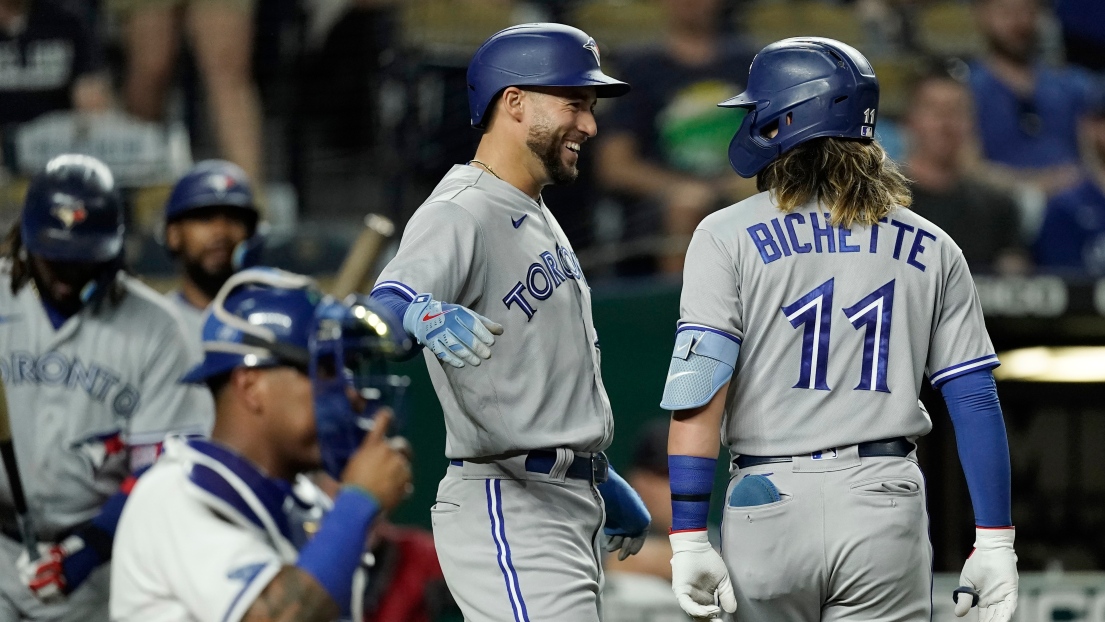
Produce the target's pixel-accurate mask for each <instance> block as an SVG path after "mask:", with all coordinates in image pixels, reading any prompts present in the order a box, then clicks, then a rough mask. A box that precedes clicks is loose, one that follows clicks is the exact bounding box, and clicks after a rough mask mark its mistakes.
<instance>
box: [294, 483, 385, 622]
mask: <svg viewBox="0 0 1105 622" xmlns="http://www.w3.org/2000/svg"><path fill="white" fill-rule="evenodd" d="M379 512H380V503H379V502H378V501H376V499H375V498H374V497H373V496H372V495H370V494H369V493H368V492H367V491H363V490H361V489H359V488H351V487H349V486H344V487H342V491H341V492H340V493H339V494H338V497H337V499H335V500H334V508H333V509H332V510H330V513H329V514H327V515H326V518H324V519H323V520H322V527H320V528H319V530H318V533H317V534H315V537H314V538H313V539H312V540H311V541H310V542H308V543H307V546H305V547H303V550H302V551H300V553H299V560H298V561H297V562H296V566H298V567H299V568H301V569H303V570H304V571H306V572H307V573H309V574H310V575H311V576H312V577H314V578H315V580H316V581H318V582H319V584H320V585H322V587H324V588H325V589H326V591H327V592H329V593H330V596H331V598H333V599H334V602H336V603H337V604H338V606H339V607H341V610H342V614H343V615H349V608H350V597H351V596H352V593H353V573H354V572H355V571H356V570H357V566H359V565H360V563H361V556H362V555H363V554H364V547H365V539H366V538H367V537H368V526H369V525H371V524H372V520H373V519H374V518H376V515H377V514H379Z"/></svg>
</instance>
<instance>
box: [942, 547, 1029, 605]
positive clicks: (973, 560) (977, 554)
mask: <svg viewBox="0 0 1105 622" xmlns="http://www.w3.org/2000/svg"><path fill="white" fill-rule="evenodd" d="M1015 535H1016V531H1015V530H1014V529H1013V528H1012V527H1010V528H1009V529H981V528H979V529H975V549H974V551H972V552H971V555H970V557H968V558H967V562H966V563H965V564H963V572H962V574H960V575H959V584H960V585H961V586H964V587H969V588H971V589H973V590H975V591H976V592H977V593H978V621H979V622H1008V621H1009V619H1010V618H1012V617H1013V612H1014V611H1016V609H1017V582H1018V578H1017V554H1016V552H1014V551H1013V538H1014V536H1015ZM953 598H954V599H955V615H957V616H959V617H961V618H962V617H963V616H965V615H967V612H968V611H970V610H971V607H972V606H974V605H973V601H974V598H972V596H971V595H969V594H963V593H956V594H955V595H954V596H953Z"/></svg>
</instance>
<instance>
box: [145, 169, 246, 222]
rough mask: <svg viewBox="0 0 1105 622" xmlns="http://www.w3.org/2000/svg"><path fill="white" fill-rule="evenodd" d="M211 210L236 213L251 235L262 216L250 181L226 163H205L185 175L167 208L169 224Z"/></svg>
mask: <svg viewBox="0 0 1105 622" xmlns="http://www.w3.org/2000/svg"><path fill="white" fill-rule="evenodd" d="M208 207H223V208H231V209H234V210H235V211H236V212H238V213H239V214H240V215H241V218H242V220H244V221H245V223H246V227H247V229H248V231H249V235H251V236H252V235H253V232H254V230H256V228H257V220H258V217H259V214H258V212H257V207H256V205H254V202H253V190H252V189H251V187H250V182H249V177H248V176H246V172H245V171H243V170H242V168H241V167H240V166H238V165H237V164H234V163H233V162H227V161H226V160H204V161H202V162H199V163H198V164H196V165H195V166H193V167H192V169H191V170H189V171H188V172H187V173H185V174H184V176H183V177H181V178H180V180H178V181H177V183H176V185H175V186H173V192H172V194H171V195H169V201H168V203H166V204H165V222H166V223H170V222H173V221H174V220H177V219H179V218H184V217H186V216H187V215H188V214H189V213H194V212H195V210H199V209H202V208H208Z"/></svg>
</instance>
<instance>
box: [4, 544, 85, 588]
mask: <svg viewBox="0 0 1105 622" xmlns="http://www.w3.org/2000/svg"><path fill="white" fill-rule="evenodd" d="M82 548H84V540H82V539H81V538H79V537H77V536H71V537H69V538H66V539H65V541H63V542H61V543H59V544H46V543H42V542H40V543H39V544H38V559H36V560H35V561H31V559H30V556H29V555H27V551H26V549H24V550H23V552H22V553H20V554H19V559H17V560H16V562H15V566H16V568H17V569H18V570H19V579H20V580H21V581H22V582H23V585H25V586H27V589H29V590H31V593H32V594H34V595H35V598H37V599H38V600H40V601H42V602H43V603H46V604H50V603H58V602H62V601H64V600H65V596H66V593H65V589H66V586H67V581H66V578H65V570H64V569H63V568H62V565H61V563H62V561H63V560H64V559H65V558H66V557H68V556H69V555H71V554H73V553H76V552H77V551H79V550H80V549H82Z"/></svg>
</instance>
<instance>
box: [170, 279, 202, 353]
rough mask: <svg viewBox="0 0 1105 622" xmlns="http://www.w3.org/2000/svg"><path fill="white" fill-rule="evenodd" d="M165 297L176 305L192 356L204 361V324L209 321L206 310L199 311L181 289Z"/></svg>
mask: <svg viewBox="0 0 1105 622" xmlns="http://www.w3.org/2000/svg"><path fill="white" fill-rule="evenodd" d="M165 297H166V298H168V299H169V300H170V301H171V302H173V303H174V305H175V307H176V310H177V314H178V315H179V317H180V321H181V325H182V326H183V327H184V336H185V337H187V338H188V346H189V348H190V350H191V352H192V355H193V356H195V357H196V358H197V359H199V360H202V359H203V322H204V320H205V319H207V315H206V314H205V312H206V309H197V308H196V307H195V306H193V305H192V303H190V302H188V300H187V299H185V298H184V295H183V294H181V293H180V290H179V289H176V290H173V291H171V292H169V293H167V294H165Z"/></svg>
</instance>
